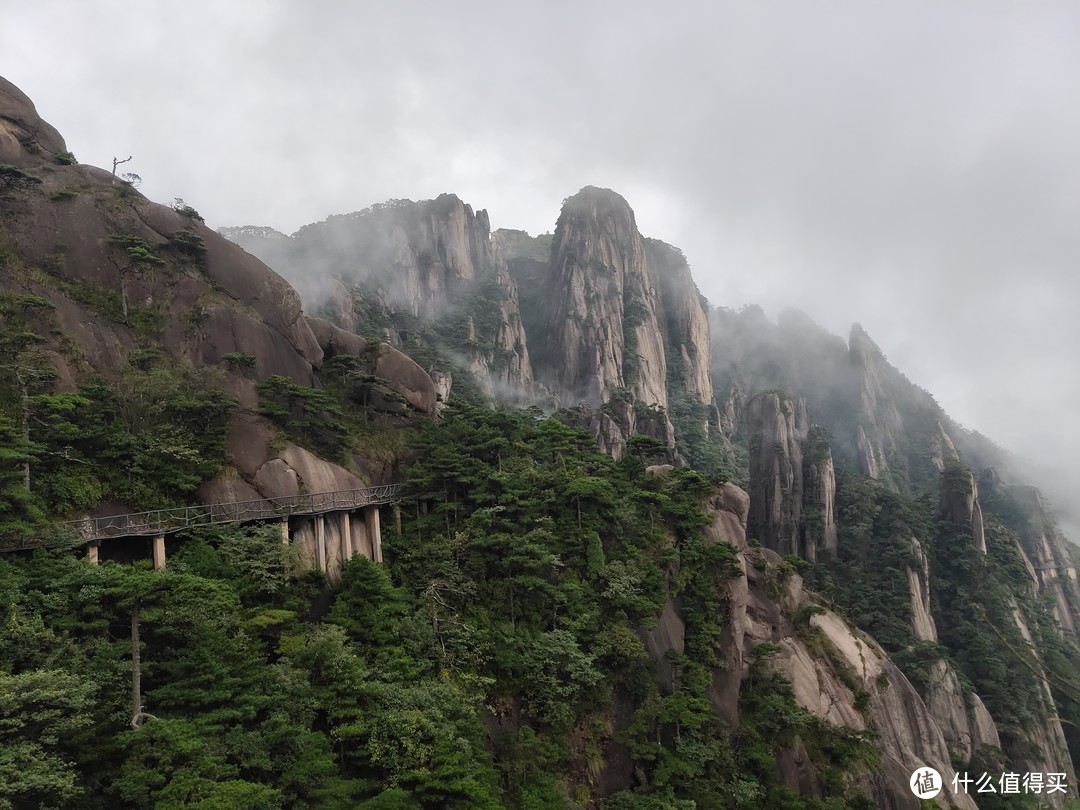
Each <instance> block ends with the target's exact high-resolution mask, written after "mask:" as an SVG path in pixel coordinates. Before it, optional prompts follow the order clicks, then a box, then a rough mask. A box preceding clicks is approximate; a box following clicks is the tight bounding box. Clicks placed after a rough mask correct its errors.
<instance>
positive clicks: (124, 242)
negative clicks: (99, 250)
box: [105, 234, 165, 267]
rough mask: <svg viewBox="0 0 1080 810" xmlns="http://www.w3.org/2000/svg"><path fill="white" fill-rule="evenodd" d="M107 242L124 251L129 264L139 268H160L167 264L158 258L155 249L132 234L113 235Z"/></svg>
mask: <svg viewBox="0 0 1080 810" xmlns="http://www.w3.org/2000/svg"><path fill="white" fill-rule="evenodd" d="M105 241H106V242H107V243H108V244H110V245H112V246H114V247H117V248H120V249H121V250H123V251H124V253H125V254H126V256H127V259H128V261H129V262H131V263H132V264H133V265H139V266H147V267H150V266H158V265H163V264H165V260H164V259H162V258H161V257H160V256H158V255H157V254H156V253H155V252H154V249H153V248H152V247H151V246H150V245H149V244H148V243H147V242H146V240H145V239H141V238H139V237H138V236H132V235H131V234H113V235H112V236H109V237H107V238H106V239H105Z"/></svg>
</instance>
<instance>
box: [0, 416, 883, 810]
mask: <svg viewBox="0 0 1080 810" xmlns="http://www.w3.org/2000/svg"><path fill="white" fill-rule="evenodd" d="M417 447H418V448H419V449H420V450H422V451H423V455H422V459H423V460H422V461H419V462H417V463H416V464H415V465H414V466H413V467H412V468H411V470H410V473H409V478H408V487H409V493H410V496H409V499H408V502H407V507H406V508H405V512H404V515H403V520H402V531H401V534H400V535H397V534H395V533H393V532H392V531H391V532H390V533H388V535H387V537H386V539H385V541H384V542H385V549H386V550H385V553H386V557H387V564H386V565H384V566H383V565H378V564H375V563H373V562H371V561H369V560H367V559H364V558H362V557H357V558H354V559H353V560H351V561H350V562H348V564H347V565H346V567H345V569H344V572H343V577H342V581H341V583H340V584H339V585H338V586H337V587H335V588H333V589H330V588H328V587H327V584H326V582H325V578H324V577H322V576H321V575H320V574H319V573H318V572H304V571H301V570H299V568H298V567H297V565H296V561H295V560H294V559H292V557H291V556H290V549H289V547H287V546H282V545H281V543H280V541H279V539H278V534H277V531H276V528H274V527H270V528H269V529H266V528H258V527H251V528H237V529H232V530H228V531H222V530H216V531H213V532H210V531H200V532H195V533H192V534H191V536H188V537H185V538H184V541H183V543H182V545H181V548H180V551H179V553H178V554H176V555H175V556H174V557H172V558H171V559H170V561H169V564H168V568H167V569H166V570H165V571H152V570H148V566H147V565H146V564H145V563H136V564H134V565H122V564H115V563H106V564H103V565H100V566H90V565H87V564H86V563H85V562H84V561H83V560H81V559H80V558H78V557H77V556H76V555H74V554H72V553H71V552H70V551H68V550H66V549H64V548H59V549H51V550H42V551H38V552H35V553H34V554H32V555H31V556H29V557H22V558H17V557H11V556H7V557H5V558H3V559H2V560H0V578H2V581H3V588H2V589H0V592H2V593H3V594H4V596H3V599H4V603H3V621H4V626H5V630H6V632H5V633H4V640H3V642H2V647H0V649H2V652H0V656H2V657H0V662H2V665H0V666H2V673H3V674H2V675H0V678H2V684H3V695H4V698H5V699H4V700H3V703H2V706H3V709H2V711H3V725H2V726H0V728H2V732H0V733H2V734H3V736H4V747H3V751H4V753H3V755H2V756H3V760H2V764H0V791H2V792H0V801H2V802H4V805H3V806H8V807H31V806H33V807H64V808H74V807H115V806H131V807H151V806H152V807H161V808H167V807H191V806H197V807H207V808H211V807H219V808H226V807H228V808H240V807H248V808H263V807H267V808H269V807H286V806H287V807H354V806H358V805H360V804H361V803H362V806H364V807H373V808H377V807H386V808H391V807H393V808H413V807H424V808H441V807H477V808H480V807H491V808H495V807H528V808H547V807H550V808H564V807H575V806H586V805H587V804H588V803H589V801H590V799H591V796H590V790H589V788H588V785H589V784H590V782H592V781H594V780H595V779H596V778H597V777H598V776H599V775H600V774H599V771H600V770H601V769H602V768H603V761H602V757H601V746H602V745H603V744H609V745H611V744H615V745H618V746H619V747H620V748H621V749H623V751H624V754H623V755H624V756H627V757H630V758H632V759H633V761H634V763H635V767H636V768H640V769H641V771H642V773H643V776H644V781H645V783H646V784H647V785H648V787H647V789H639V790H634V791H622V792H619V793H616V794H615V795H613V796H612V797H610V798H609V799H607V801H606V802H605V807H612V808H646V807H673V808H674V807H678V808H683V807H686V808H689V807H695V806H697V807H724V806H732V807H792V808H795V807H846V806H865V807H869V806H871V805H870V804H869V803H867V802H866V801H865V800H864V801H863V802H862V803H859V802H855V803H854V804H848V803H846V802H845V801H843V800H842V797H843V796H844V784H845V783H844V772H845V771H846V770H847V769H848V768H851V767H858V766H864V767H869V766H872V764H873V763H874V757H875V752H874V749H873V747H872V745H871V744H870V742H869V740H868V739H866V738H864V737H863V736H860V735H858V734H853V733H850V732H847V731H845V730H843V729H834V728H832V727H830V726H828V725H827V724H825V723H823V722H822V721H820V720H819V719H817V718H815V717H813V716H812V715H810V714H809V713H808V712H806V711H805V710H801V709H799V708H798V707H797V706H796V705H794V703H793V700H792V697H791V692H790V686H789V685H788V684H787V683H785V681H784V680H783V679H782V678H780V677H778V676H777V675H775V674H774V673H771V672H770V671H769V670H768V668H767V667H765V666H764V663H763V662H764V661H766V660H767V659H768V656H769V652H770V651H769V650H767V649H763V650H760V651H758V654H759V656H760V659H761V661H760V662H759V663H757V664H754V665H753V666H752V673H753V674H752V677H751V681H750V682H748V684H747V689H746V691H745V694H744V695H743V696H742V697H741V698H740V702H741V709H742V724H741V727H740V729H739V730H738V731H737V732H732V730H731V729H729V728H728V727H727V726H726V725H725V724H724V723H723V722H722V721H721V720H720V719H719V718H718V717H717V714H716V712H715V711H714V709H713V707H712V706H711V705H710V703H709V700H708V694H707V693H708V689H709V669H710V668H711V667H712V666H715V665H716V664H717V657H716V656H717V651H716V649H715V646H716V642H715V639H716V636H717V634H718V632H719V627H720V625H721V623H722V622H723V621H724V601H723V599H722V598H721V597H722V594H723V592H724V588H725V586H726V583H727V581H728V580H729V579H730V578H732V577H733V576H737V575H738V569H737V567H736V568H733V566H732V561H733V558H734V549H733V548H732V547H731V546H729V545H726V544H715V545H708V544H706V543H705V542H704V540H703V537H702V532H701V529H702V527H703V525H705V524H706V523H707V520H708V519H707V517H706V515H705V511H704V503H705V500H706V499H707V497H708V496H709V493H710V491H711V489H712V484H710V482H709V481H708V480H706V479H704V478H702V477H701V476H700V475H698V474H696V473H694V472H692V471H690V470H684V471H674V472H672V473H671V474H669V475H667V476H664V477H657V476H652V475H646V473H645V464H644V463H643V461H642V458H640V457H638V456H628V457H627V458H625V459H624V460H623V461H621V462H614V461H612V460H611V459H610V458H609V457H607V456H604V455H601V454H599V453H598V452H597V450H596V448H595V444H594V442H593V440H592V437H590V436H588V435H587V434H585V433H583V432H581V431H580V430H576V429H573V428H570V427H567V426H566V425H565V424H563V423H562V422H561V421H559V420H557V419H552V418H544V417H543V416H542V415H541V414H539V412H536V411H531V412H530V411H524V412H507V413H498V412H492V411H488V410H484V409H479V408H474V407H470V406H466V405H461V406H457V407H454V408H452V409H450V410H448V411H447V414H446V417H445V418H444V419H443V420H442V422H441V423H438V424H429V425H428V426H427V427H426V429H425V430H424V431H423V432H422V434H421V435H420V436H419V437H418V439H417ZM649 449H650V448H648V447H646V448H645V452H648V450H649ZM646 460H647V459H646ZM669 598H675V599H678V600H679V601H680V603H681V606H682V610H683V613H684V616H685V618H686V626H687V629H686V648H685V652H683V653H681V654H674V653H673V654H672V655H671V661H670V665H671V671H672V672H673V675H672V683H671V684H669V687H670V688H667V689H664V690H661V689H660V688H659V685H658V683H657V681H656V679H655V677H654V671H653V670H654V667H653V662H651V660H650V659H649V657H648V655H647V653H646V651H645V648H644V646H643V644H642V641H641V639H640V638H639V636H638V634H637V632H636V628H637V627H639V626H645V627H648V626H650V625H654V624H655V622H656V620H657V617H658V615H659V613H660V611H661V610H662V608H663V605H664V603H665V602H666V601H667V600H668V599H669ZM134 640H137V641H138V644H139V646H138V663H137V664H133V656H134V654H135V648H133V643H134ZM136 673H138V674H136ZM133 679H136V680H133ZM133 689H134V690H135V693H134V694H136V695H137V696H138V697H137V698H134V699H137V700H138V701H139V703H138V705H134V706H133V704H132V700H133ZM616 713H627V716H628V718H629V724H628V725H627V727H626V728H625V730H624V731H622V732H621V733H619V734H618V735H617V736H616V738H615V740H614V742H612V741H611V733H612V724H613V722H614V715H615V714H616ZM133 718H135V719H134V721H133ZM132 726H135V727H134V728H133V727H132ZM796 735H800V736H801V737H802V739H803V740H804V742H805V743H806V745H807V746H808V750H810V751H811V752H812V755H813V756H814V757H815V760H816V761H818V762H820V763H821V764H822V765H823V766H824V767H825V768H826V769H827V770H826V773H834V774H835V775H833V776H830V777H829V782H830V786H831V788H832V789H831V790H830V793H831V794H833V795H834V796H835V797H836V798H833V799H829V800H814V799H802V798H798V797H796V796H795V795H794V794H792V793H791V792H790V791H788V790H786V789H784V788H783V787H781V786H779V785H778V784H777V781H776V778H775V774H774V771H773V766H772V756H773V754H774V752H775V751H776V750H777V747H778V746H780V745H783V744H785V743H790V742H791V741H792V740H793V739H794V737H795V736H796ZM568 776H569V777H570V778H568Z"/></svg>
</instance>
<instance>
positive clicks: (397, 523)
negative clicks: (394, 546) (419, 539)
mask: <svg viewBox="0 0 1080 810" xmlns="http://www.w3.org/2000/svg"><path fill="white" fill-rule="evenodd" d="M394 532H395V533H396V534H397V536H398V537H401V504H400V503H396V502H395V503H394Z"/></svg>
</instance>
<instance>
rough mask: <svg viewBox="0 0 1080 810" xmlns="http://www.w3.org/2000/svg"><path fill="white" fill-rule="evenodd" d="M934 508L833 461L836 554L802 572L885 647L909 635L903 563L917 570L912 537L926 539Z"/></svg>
mask: <svg viewBox="0 0 1080 810" xmlns="http://www.w3.org/2000/svg"><path fill="white" fill-rule="evenodd" d="M934 509H935V507H934V506H933V505H932V504H931V502H930V501H928V500H926V499H914V498H910V497H907V496H904V495H900V494H898V493H896V492H893V491H891V490H890V489H888V488H886V487H884V486H882V485H880V484H879V483H877V482H874V481H871V480H869V479H865V478H862V477H860V476H857V475H855V474H854V473H852V472H851V471H850V470H848V469H847V467H846V466H845V465H844V464H842V463H841V464H839V465H838V466H837V471H836V511H837V523H838V527H839V532H838V533H839V540H838V549H839V552H838V556H837V557H836V558H835V559H832V560H827V561H826V562H825V563H824V564H822V565H818V566H816V567H815V568H814V569H812V570H810V571H807V572H806V573H805V574H804V577H805V578H806V579H807V582H808V584H809V585H810V586H811V587H813V588H814V589H815V590H818V591H820V592H821V593H823V594H825V595H826V596H827V597H828V598H830V599H831V600H832V601H833V602H834V603H835V604H836V606H837V607H838V608H839V609H840V610H841V611H842V612H843V613H844V614H845V615H846V616H847V618H848V619H849V620H850V621H851V622H852V623H853V624H855V625H856V626H858V627H860V628H862V629H864V630H866V631H867V632H868V633H870V634H871V635H872V636H873V637H874V638H875V639H876V640H877V641H878V642H880V643H881V645H882V646H883V647H884V648H885V649H886V651H888V652H897V651H899V650H903V649H906V648H907V647H909V646H910V645H911V644H912V643H914V641H915V639H914V636H913V635H912V630H911V593H910V591H909V588H908V578H907V569H908V568H909V567H910V568H911V569H913V570H915V571H921V570H922V560H921V558H920V557H919V555H918V554H917V552H916V549H915V547H914V546H913V544H912V543H913V541H916V542H918V541H919V540H920V539H921V542H922V543H923V544H926V545H929V541H930V538H932V537H933V532H934V530H933V517H932V516H933V512H934Z"/></svg>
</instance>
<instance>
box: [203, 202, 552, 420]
mask: <svg viewBox="0 0 1080 810" xmlns="http://www.w3.org/2000/svg"><path fill="white" fill-rule="evenodd" d="M223 232H224V233H225V234H226V235H227V236H229V238H231V239H234V240H236V241H237V243H238V244H240V245H242V246H243V247H245V248H246V249H247V250H250V251H252V252H253V253H255V254H256V255H258V256H260V257H261V258H263V259H264V260H265V261H267V263H269V264H271V265H272V266H274V267H275V268H277V269H279V270H280V271H281V272H282V273H283V274H284V275H285V276H286V277H287V278H289V279H290V280H293V281H294V283H295V284H296V285H297V287H298V288H299V289H300V291H301V293H302V294H303V296H304V300H305V302H306V303H307V305H308V306H309V308H311V309H312V310H314V311H315V312H317V313H319V314H320V315H322V316H324V317H326V318H328V319H330V320H331V321H333V322H334V323H335V324H337V325H338V326H340V327H342V328H345V329H348V330H350V331H354V330H356V329H358V328H363V326H364V318H363V317H361V315H364V316H372V315H375V316H377V317H378V318H379V319H380V320H381V321H383V322H387V323H388V322H390V321H392V320H394V319H399V316H401V315H406V316H408V317H409V318H414V319H419V320H420V321H422V322H424V323H427V324H430V325H431V326H432V328H433V329H434V331H435V332H438V334H439V340H440V341H441V345H440V346H439V347H438V348H439V349H440V350H442V351H443V352H444V353H445V354H446V355H448V356H452V357H453V358H454V360H455V362H458V363H459V364H460V365H461V366H462V367H464V368H465V370H467V371H469V372H471V373H472V374H474V375H475V376H476V379H477V381H478V383H479V384H480V386H481V388H482V389H483V391H484V392H485V393H486V394H487V395H488V396H489V397H491V398H500V399H508V400H513V401H520V400H527V399H529V397H530V396H531V389H532V382H533V372H532V362H531V360H530V358H529V349H528V341H527V340H526V336H525V331H524V328H523V326H522V320H521V313H520V308H519V304H518V292H517V284H516V283H515V281H514V279H513V278H512V277H511V275H510V274H509V272H508V271H507V267H506V261H505V259H504V258H503V256H502V254H501V253H500V251H499V249H498V243H497V240H492V238H491V235H490V223H489V221H488V216H487V212H486V211H482V210H481V211H476V212H474V211H473V209H472V207H471V206H469V205H468V204H466V203H464V202H462V201H461V200H460V199H458V198H457V197H456V196H454V195H452V194H444V195H442V196H440V197H438V198H437V199H435V200H427V201H424V202H411V201H409V200H395V201H391V202H389V203H385V204H382V205H377V206H372V207H371V208H370V209H367V210H365V211H361V212H357V213H354V214H347V215H342V216H333V217H330V218H329V219H327V220H325V221H323V222H319V223H315V224H312V225H306V226H304V227H303V228H301V229H300V230H299V231H297V232H296V233H295V234H293V235H292V236H291V237H286V236H284V235H282V234H279V233H277V232H276V231H272V230H270V229H265V228H258V227H252V226H245V227H242V228H229V229H223ZM379 337H380V338H382V339H385V340H387V341H389V342H391V343H393V344H395V345H396V346H398V347H399V348H403V349H405V350H407V349H408V346H409V344H410V341H412V340H414V339H415V338H416V336H414V335H411V334H410V333H409V332H408V330H404V331H403V330H402V329H401V328H400V327H399V326H395V327H387V328H386V333H385V334H381V335H379ZM431 370H433V371H443V372H445V371H447V370H448V369H446V368H433V369H431Z"/></svg>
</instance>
